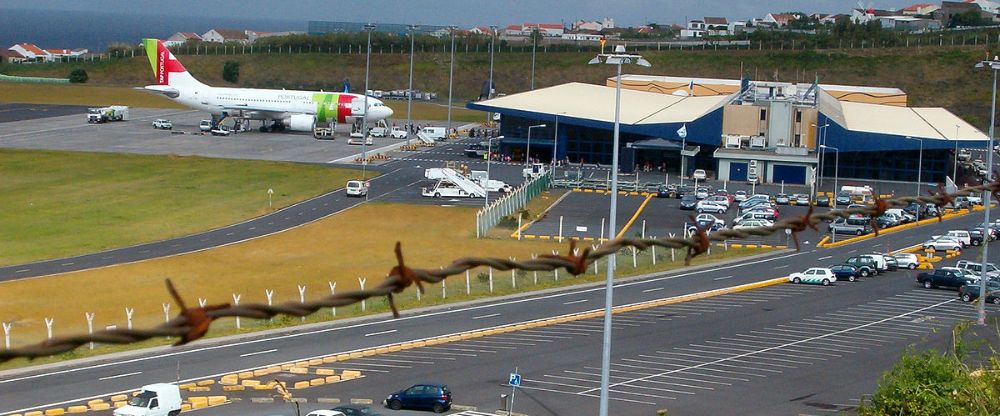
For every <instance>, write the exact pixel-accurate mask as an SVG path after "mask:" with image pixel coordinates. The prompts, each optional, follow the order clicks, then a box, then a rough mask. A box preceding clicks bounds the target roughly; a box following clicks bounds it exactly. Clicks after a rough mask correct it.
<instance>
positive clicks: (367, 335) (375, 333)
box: [365, 329, 396, 337]
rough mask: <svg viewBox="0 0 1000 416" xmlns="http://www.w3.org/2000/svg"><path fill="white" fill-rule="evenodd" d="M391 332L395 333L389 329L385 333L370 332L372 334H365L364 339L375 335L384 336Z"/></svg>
mask: <svg viewBox="0 0 1000 416" xmlns="http://www.w3.org/2000/svg"><path fill="white" fill-rule="evenodd" d="M393 332H396V330H395V329H390V330H386V331H379V332H372V333H368V334H365V336H366V337H373V336H375V335H385V334H391V333H393Z"/></svg>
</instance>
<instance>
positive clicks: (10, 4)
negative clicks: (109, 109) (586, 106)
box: [0, 0, 938, 27]
mask: <svg viewBox="0 0 1000 416" xmlns="http://www.w3.org/2000/svg"><path fill="white" fill-rule="evenodd" d="M922 1H923V0H921V1H917V0H877V1H876V0H872V1H869V0H864V4H865V5H867V4H869V3H871V4H872V5H873V6H874V7H876V8H880V9H888V8H903V7H906V6H908V5H910V4H912V3H914V2H922ZM934 2H935V3H938V2H937V0H935V1H934ZM857 3H858V2H857V0H798V1H795V0H600V1H598V0H492V1H481V0H300V1H285V0H266V1H261V0H202V1H191V0H189V1H180V0H85V1H81V0H45V1H38V0H2V1H0V7H2V8H24V9H45V10H54V11H59V10H82V11H103V12H116V13H122V14H145V15H173V16H201V17H210V16H213V15H215V16H220V17H223V16H224V17H229V18H257V19H260V18H270V19H288V20H298V21H306V20H331V21H358V22H360V21H371V22H384V23H417V24H428V25H451V24H454V25H458V26H462V27H466V26H472V25H485V24H506V23H516V22H533V21H541V22H551V23H558V22H560V21H562V22H566V23H569V22H571V21H574V20H577V19H587V20H597V19H600V18H602V17H605V16H608V17H611V18H614V19H615V21H616V23H617V24H618V25H619V26H633V25H638V24H643V23H647V22H656V23H682V22H684V21H685V17H687V18H696V17H702V16H722V17H728V18H730V19H747V18H750V17H763V16H764V15H766V14H767V13H768V12H779V11H802V12H805V13H815V12H820V13H848V12H849V11H850V9H851V8H853V7H857ZM286 4H287V5H286ZM2 20H3V19H2V18H0V21H2Z"/></svg>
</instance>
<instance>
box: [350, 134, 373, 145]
mask: <svg viewBox="0 0 1000 416" xmlns="http://www.w3.org/2000/svg"><path fill="white" fill-rule="evenodd" d="M362 143H363V144H364V145H365V146H371V145H372V136H368V137H365V138H364V139H362V138H361V135H360V134H358V136H357V137H355V136H354V133H351V137H350V138H349V139H347V144H356V145H361V144H362Z"/></svg>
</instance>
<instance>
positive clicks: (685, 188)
mask: <svg viewBox="0 0 1000 416" xmlns="http://www.w3.org/2000/svg"><path fill="white" fill-rule="evenodd" d="M688 194H690V195H692V196H693V195H694V187H693V186H691V185H681V186H678V187H677V193H676V194H674V198H677V199H681V198H683V197H684V195H688Z"/></svg>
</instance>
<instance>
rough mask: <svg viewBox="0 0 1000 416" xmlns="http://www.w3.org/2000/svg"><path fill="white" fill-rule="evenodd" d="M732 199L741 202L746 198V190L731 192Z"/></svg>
mask: <svg viewBox="0 0 1000 416" xmlns="http://www.w3.org/2000/svg"><path fill="white" fill-rule="evenodd" d="M733 200H734V201H736V202H743V201H746V200H747V191H736V193H734V194H733Z"/></svg>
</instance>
